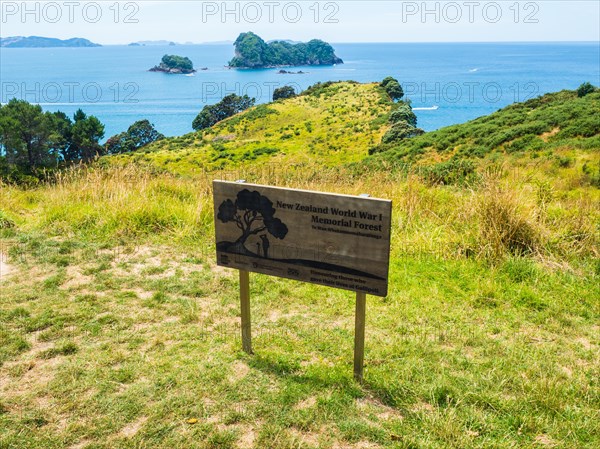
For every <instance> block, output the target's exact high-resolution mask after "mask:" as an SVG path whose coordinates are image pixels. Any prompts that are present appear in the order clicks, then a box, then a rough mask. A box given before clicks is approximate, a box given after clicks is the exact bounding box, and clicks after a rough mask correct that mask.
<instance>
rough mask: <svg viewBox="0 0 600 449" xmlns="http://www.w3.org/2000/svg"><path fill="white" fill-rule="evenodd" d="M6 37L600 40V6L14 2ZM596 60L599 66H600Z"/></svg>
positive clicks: (2, 3) (5, 6)
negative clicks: (246, 35) (248, 34)
mask: <svg viewBox="0 0 600 449" xmlns="http://www.w3.org/2000/svg"><path fill="white" fill-rule="evenodd" d="M0 13H1V16H0V36H2V37H7V36H31V35H35V36H46V37H56V38H61V39H66V38H71V37H83V38H86V39H89V40H91V41H93V42H96V43H99V44H103V45H113V44H117V45H118V44H128V43H130V42H136V41H142V40H168V41H174V42H177V43H186V42H189V43H204V42H215V41H233V40H235V38H236V37H237V36H238V35H239V33H241V32H245V31H253V32H255V33H257V34H259V35H260V36H261V37H263V38H264V39H265V40H271V39H291V40H294V41H307V40H310V39H313V38H319V39H323V40H325V41H328V42H332V43H335V42H338V43H340V42H506V41H509V42H510V41H512V42H515V41H516V42H530V41H536V42H540V41H596V42H598V41H600V2H598V1H595V0H591V1H587V0H579V1H569V0H543V1H516V0H510V1H502V0H496V1H485V0H484V1H471V0H466V1H397V0H396V1H327V0H326V1H316V0H311V1H285V0H283V1H282V0H278V1H228V2H223V1H214V2H213V1H194V0H183V1H115V0H110V1H98V0H97V1H29V2H24V1H21V0H19V1H8V0H0ZM599 63H600V62H599Z"/></svg>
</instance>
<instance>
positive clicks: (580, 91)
mask: <svg viewBox="0 0 600 449" xmlns="http://www.w3.org/2000/svg"><path fill="white" fill-rule="evenodd" d="M595 90H596V88H595V87H594V86H593V85H592V84H590V83H588V82H585V83H583V84H582V85H581V86H579V87H578V88H577V96H578V97H579V98H581V97H585V96H586V95H587V94H591V93H592V92H594V91H595Z"/></svg>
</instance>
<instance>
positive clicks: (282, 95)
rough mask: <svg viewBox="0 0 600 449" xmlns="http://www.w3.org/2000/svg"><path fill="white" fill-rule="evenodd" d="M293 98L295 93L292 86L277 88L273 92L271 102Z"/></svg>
mask: <svg viewBox="0 0 600 449" xmlns="http://www.w3.org/2000/svg"><path fill="white" fill-rule="evenodd" d="M295 96H296V91H295V90H294V88H293V87H292V86H283V87H278V88H277V89H275V91H274V92H273V101H277V100H285V99H286V98H294V97H295Z"/></svg>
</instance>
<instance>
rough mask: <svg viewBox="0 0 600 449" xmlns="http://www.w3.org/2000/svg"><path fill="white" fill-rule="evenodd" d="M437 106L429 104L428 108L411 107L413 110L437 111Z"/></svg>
mask: <svg viewBox="0 0 600 449" xmlns="http://www.w3.org/2000/svg"><path fill="white" fill-rule="evenodd" d="M439 108H440V107H439V106H431V107H429V108H413V111H437V110H438V109H439Z"/></svg>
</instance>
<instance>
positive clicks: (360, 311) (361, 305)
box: [354, 292, 367, 382]
mask: <svg viewBox="0 0 600 449" xmlns="http://www.w3.org/2000/svg"><path fill="white" fill-rule="evenodd" d="M366 308H367V295H366V293H359V292H356V316H355V317H354V378H355V379H356V380H357V381H358V382H362V380H363V363H364V359H365V321H366V317H365V315H366Z"/></svg>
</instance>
